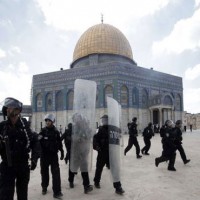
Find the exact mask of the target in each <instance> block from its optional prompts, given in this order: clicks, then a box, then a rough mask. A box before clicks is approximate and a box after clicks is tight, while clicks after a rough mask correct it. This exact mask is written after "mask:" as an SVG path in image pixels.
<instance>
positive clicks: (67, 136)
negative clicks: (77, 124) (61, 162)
mask: <svg viewBox="0 0 200 200" xmlns="http://www.w3.org/2000/svg"><path fill="white" fill-rule="evenodd" d="M61 140H64V142H65V146H66V149H67V150H70V149H71V142H72V129H69V128H68V129H66V130H65V132H64V133H63V135H62V136H61Z"/></svg>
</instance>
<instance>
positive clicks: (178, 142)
mask: <svg viewBox="0 0 200 200" xmlns="http://www.w3.org/2000/svg"><path fill="white" fill-rule="evenodd" d="M181 127H182V121H181V120H177V121H176V126H175V131H177V138H176V141H175V142H176V145H177V150H178V151H179V153H180V155H181V158H182V160H183V163H184V164H187V163H189V162H190V159H187V157H186V154H185V151H184V149H183V145H182V140H183V137H182V131H181Z"/></svg>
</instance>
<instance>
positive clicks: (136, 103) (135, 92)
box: [132, 87, 139, 107]
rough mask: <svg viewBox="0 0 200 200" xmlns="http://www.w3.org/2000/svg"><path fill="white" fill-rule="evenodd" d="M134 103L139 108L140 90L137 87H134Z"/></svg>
mask: <svg viewBox="0 0 200 200" xmlns="http://www.w3.org/2000/svg"><path fill="white" fill-rule="evenodd" d="M132 103H133V106H137V107H138V106H139V90H138V88H136V87H134V88H133V91H132Z"/></svg>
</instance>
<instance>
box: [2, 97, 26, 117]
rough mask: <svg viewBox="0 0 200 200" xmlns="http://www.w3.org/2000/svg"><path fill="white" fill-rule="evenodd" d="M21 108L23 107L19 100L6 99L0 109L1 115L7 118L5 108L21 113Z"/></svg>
mask: <svg viewBox="0 0 200 200" xmlns="http://www.w3.org/2000/svg"><path fill="white" fill-rule="evenodd" d="M22 106H23V104H22V102H20V101H19V100H17V99H15V98H12V97H7V98H6V99H5V100H4V104H3V107H2V113H3V115H4V116H7V108H16V109H18V110H19V111H20V112H21V111H22Z"/></svg>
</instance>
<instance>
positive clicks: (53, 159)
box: [40, 153, 61, 194]
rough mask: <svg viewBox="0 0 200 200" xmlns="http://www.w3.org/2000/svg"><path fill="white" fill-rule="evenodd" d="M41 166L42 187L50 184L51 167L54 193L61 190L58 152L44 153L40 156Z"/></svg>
mask: <svg viewBox="0 0 200 200" xmlns="http://www.w3.org/2000/svg"><path fill="white" fill-rule="evenodd" d="M40 167H41V177H42V183H41V186H42V188H47V187H48V186H49V167H51V173H52V189H53V192H54V194H58V193H59V192H61V179H60V167H59V162H58V155H57V153H55V154H42V155H41V158H40Z"/></svg>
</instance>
